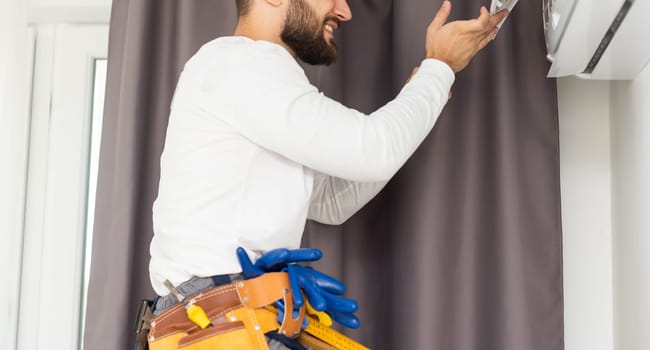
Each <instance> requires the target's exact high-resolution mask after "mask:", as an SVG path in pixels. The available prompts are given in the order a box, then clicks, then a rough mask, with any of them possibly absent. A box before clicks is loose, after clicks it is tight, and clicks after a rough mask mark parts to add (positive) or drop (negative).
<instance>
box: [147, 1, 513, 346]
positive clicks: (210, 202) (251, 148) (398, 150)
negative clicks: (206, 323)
mask: <svg viewBox="0 0 650 350" xmlns="http://www.w3.org/2000/svg"><path fill="white" fill-rule="evenodd" d="M237 8H238V14H239V21H238V25H237V28H236V31H235V34H234V36H232V37H222V38H218V39H216V40H214V41H212V42H210V43H208V44H206V45H204V46H203V47H202V48H201V49H200V50H199V52H198V53H197V54H196V55H195V56H194V57H192V58H191V59H190V60H189V61H188V62H187V64H186V65H185V69H184V71H183V73H182V74H181V77H180V79H179V82H178V86H177V89H176V92H175V95H174V99H173V102H172V107H171V115H170V120H169V126H168V130H167V137H166V141H165V148H164V152H163V154H162V157H161V179H160V188H159V194H158V197H157V199H156V201H155V203H154V207H153V220H154V231H155V236H154V238H153V240H152V242H151V263H150V275H151V281H152V284H153V287H154V289H155V291H156V293H157V294H158V295H160V296H162V301H159V302H157V303H156V306H155V308H156V309H157V311H156V312H157V314H160V312H162V311H163V310H165V309H167V308H169V307H170V305H171V304H173V303H174V302H175V301H176V297H177V298H178V299H182V298H183V297H185V296H186V294H194V293H196V292H199V291H202V290H205V289H206V288H209V287H214V286H215V285H218V284H223V283H225V284H228V283H229V282H232V281H236V280H238V277H237V274H238V273H240V272H241V271H242V267H241V266H240V264H239V261H238V259H237V256H236V255H235V253H234V252H235V249H236V248H237V247H243V248H244V249H245V252H247V253H248V256H251V257H253V258H257V257H259V256H260V255H262V254H264V253H265V252H268V251H271V250H273V249H276V248H297V247H298V246H299V245H300V240H301V235H302V231H303V228H304V224H305V220H306V219H312V220H316V221H319V222H322V223H326V224H340V223H342V222H344V221H345V220H347V219H348V218H349V217H350V216H351V215H352V214H354V213H355V212H356V211H357V210H359V209H360V208H361V207H362V206H363V205H365V204H366V203H367V202H368V201H369V200H370V199H371V198H373V197H374V196H375V195H376V194H377V193H378V192H379V191H380V190H381V188H382V187H383V186H384V185H385V183H386V182H387V181H388V180H389V179H390V178H391V177H392V176H393V175H394V174H395V173H396V172H397V171H398V169H399V168H400V167H401V166H402V165H403V164H404V163H405V162H406V160H407V159H408V157H410V155H411V154H413V152H414V151H415V149H416V148H417V147H418V145H419V144H420V143H421V142H422V141H423V139H424V138H425V137H426V135H427V134H428V133H429V131H430V130H431V129H432V127H433V125H434V123H435V121H436V119H437V117H438V115H439V114H440V112H441V110H442V108H443V107H444V105H445V103H446V102H447V100H448V96H449V94H450V89H451V86H452V84H453V81H454V74H455V73H456V72H459V71H461V70H462V69H463V68H465V67H466V66H467V64H468V63H469V61H470V60H471V58H472V57H473V56H474V55H475V54H476V53H477V52H478V51H479V50H481V49H482V48H483V47H485V46H486V45H487V44H488V43H489V42H490V41H491V40H492V39H493V38H494V37H495V35H496V30H497V29H496V24H497V23H498V22H499V21H500V20H501V19H503V18H504V17H505V15H506V13H505V12H501V13H498V14H496V15H493V16H491V15H490V14H489V13H488V12H487V10H486V9H485V8H481V13H480V16H479V17H478V18H476V19H472V20H468V21H457V22H450V23H446V21H447V18H448V16H449V13H450V11H451V3H450V2H449V1H444V2H443V4H442V7H441V8H440V10H439V11H438V13H437V14H436V15H435V18H434V19H433V21H432V22H431V24H430V25H429V27H428V29H427V35H426V43H425V48H426V58H425V59H424V60H423V61H422V63H421V65H420V67H419V69H416V70H415V71H414V74H413V75H412V76H411V78H410V80H409V82H408V83H407V84H406V85H405V86H404V88H403V89H402V91H401V92H400V94H399V95H398V96H397V97H396V98H395V99H394V100H393V101H391V102H389V103H388V104H386V105H385V106H383V107H381V108H380V109H379V110H377V111H376V112H374V113H372V114H370V115H363V114H362V113H360V112H358V111H355V110H353V109H349V108H347V107H345V106H343V105H341V104H340V103H338V102H336V101H333V100H331V99H329V98H328V97H326V96H324V95H323V94H322V93H319V91H318V90H317V89H316V88H315V87H314V86H313V85H311V84H310V83H309V81H308V80H307V78H306V76H305V74H304V72H303V70H302V69H301V67H300V66H299V65H298V64H297V62H296V59H300V60H302V61H304V62H306V63H308V64H313V65H317V64H325V65H329V64H331V63H333V62H334V61H335V60H336V57H337V48H336V45H335V42H334V38H335V33H336V31H337V30H338V28H339V26H340V25H341V24H342V23H343V22H346V21H349V20H350V19H351V18H352V13H351V11H350V8H349V7H348V4H347V2H346V1H345V0H237ZM245 255H246V254H245ZM215 276H216V277H215ZM165 281H169V282H171V283H169V284H168V285H165ZM170 285H173V286H179V288H178V289H179V290H180V292H179V293H180V294H181V295H180V296H179V295H176V297H174V296H171V295H169V294H170ZM177 294H178V293H177ZM298 294H299V293H298ZM240 298H241V293H240ZM242 300H243V299H242ZM285 301H286V300H285ZM289 302H291V301H290V300H289ZM186 306H187V305H186ZM188 310H189V308H188ZM209 313H210V312H208V314H209ZM288 314H291V313H290V312H288ZM233 317H234V316H233ZM224 322H225V321H224ZM244 323H246V322H244ZM246 326H247V327H248V326H249V325H246ZM202 328H203V327H202ZM188 332H189V331H188ZM190 335H191V334H190ZM197 337H198V336H197ZM203 338H205V337H203ZM203 338H201V339H203ZM152 339H154V340H155V337H150V339H149V340H150V343H151V340H152ZM267 340H268V341H269V344H270V347H271V348H272V349H286V348H292V347H294V345H292V344H291V341H290V340H289V341H284V340H282V339H279V340H278V339H276V338H274V339H271V338H269V337H268V336H267ZM285 340H286V339H285ZM181 342H182V340H181ZM280 343H283V344H280ZM265 345H266V344H265ZM241 347H242V348H245V346H243V345H242V346H241ZM157 348H158V349H161V347H157ZM229 348H231V349H232V348H237V347H236V346H234V345H229ZM261 348H264V347H263V346H262V347H261ZM295 348H300V345H295Z"/></svg>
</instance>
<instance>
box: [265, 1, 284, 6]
mask: <svg viewBox="0 0 650 350" xmlns="http://www.w3.org/2000/svg"><path fill="white" fill-rule="evenodd" d="M264 1H266V2H267V3H269V4H270V5H273V6H276V7H277V6H280V5H282V0H264Z"/></svg>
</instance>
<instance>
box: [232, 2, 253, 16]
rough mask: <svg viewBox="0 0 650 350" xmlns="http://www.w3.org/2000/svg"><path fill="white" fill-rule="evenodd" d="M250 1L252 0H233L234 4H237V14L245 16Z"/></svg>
mask: <svg viewBox="0 0 650 350" xmlns="http://www.w3.org/2000/svg"><path fill="white" fill-rule="evenodd" d="M252 2H253V0H235V4H237V16H239V17H244V16H246V15H247V14H248V11H249V10H250V9H251V3H252Z"/></svg>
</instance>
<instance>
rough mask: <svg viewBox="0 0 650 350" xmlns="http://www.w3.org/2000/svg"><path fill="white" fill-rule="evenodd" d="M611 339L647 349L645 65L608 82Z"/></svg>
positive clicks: (649, 156) (649, 162)
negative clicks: (626, 79) (625, 77)
mask: <svg viewBox="0 0 650 350" xmlns="http://www.w3.org/2000/svg"><path fill="white" fill-rule="evenodd" d="M611 144H612V180H613V182H612V213H613V217H612V219H613V237H614V245H613V252H614V256H613V257H614V320H615V328H614V340H615V344H616V347H615V349H617V350H647V349H650V66H647V67H646V68H645V70H644V71H643V72H642V73H641V74H640V76H639V77H637V79H635V80H634V81H632V82H613V83H612V85H611Z"/></svg>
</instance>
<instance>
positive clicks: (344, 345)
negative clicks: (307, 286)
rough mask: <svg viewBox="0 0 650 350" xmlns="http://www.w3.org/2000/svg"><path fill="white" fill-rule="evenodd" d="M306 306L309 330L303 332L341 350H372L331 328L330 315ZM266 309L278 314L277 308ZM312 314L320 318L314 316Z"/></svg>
mask: <svg viewBox="0 0 650 350" xmlns="http://www.w3.org/2000/svg"><path fill="white" fill-rule="evenodd" d="M305 304H306V306H307V312H305V318H306V319H307V328H304V329H303V332H305V333H308V334H309V335H311V336H313V337H316V338H318V339H319V340H321V341H323V342H325V343H327V344H329V345H331V346H333V347H335V348H337V349H339V350H370V349H369V348H367V347H365V346H363V345H362V344H360V343H358V342H356V341H354V340H352V339H350V338H348V337H346V336H345V335H343V334H341V333H339V332H337V331H335V330H333V329H332V328H330V327H329V326H331V325H332V320H331V318H330V317H329V315H327V314H326V313H325V312H323V311H316V310H314V308H312V307H311V305H309V302H306V303H305ZM266 308H267V309H268V310H269V311H271V312H273V313H277V309H276V308H275V306H272V305H270V306H267V307H266ZM312 314H313V315H314V316H317V317H318V318H316V317H314V316H312ZM319 319H322V322H325V324H329V325H325V324H323V323H321V322H319Z"/></svg>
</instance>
